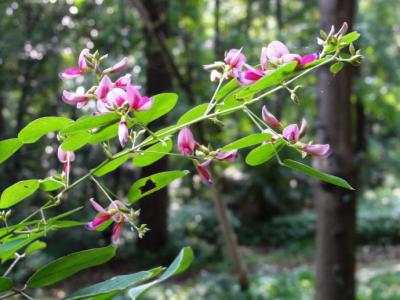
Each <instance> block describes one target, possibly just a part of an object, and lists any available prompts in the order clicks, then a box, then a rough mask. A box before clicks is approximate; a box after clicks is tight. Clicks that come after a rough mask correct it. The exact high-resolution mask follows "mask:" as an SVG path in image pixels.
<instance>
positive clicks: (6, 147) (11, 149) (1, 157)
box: [0, 138, 22, 164]
mask: <svg viewBox="0 0 400 300" xmlns="http://www.w3.org/2000/svg"><path fill="white" fill-rule="evenodd" d="M21 146H22V143H21V141H20V140H19V139H17V138H13V139H7V140H2V141H0V164H1V163H2V162H4V161H6V160H7V159H8V158H10V157H11V156H12V155H13V154H14V153H15V152H17V151H18V150H19V148H21Z"/></svg>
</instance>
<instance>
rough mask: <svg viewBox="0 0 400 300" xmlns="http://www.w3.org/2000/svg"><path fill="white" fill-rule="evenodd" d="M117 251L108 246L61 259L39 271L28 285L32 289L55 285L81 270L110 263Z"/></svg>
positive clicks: (30, 279) (29, 280)
mask: <svg viewBox="0 0 400 300" xmlns="http://www.w3.org/2000/svg"><path fill="white" fill-rule="evenodd" d="M115 251H116V249H115V248H114V247H113V246H108V247H104V248H94V249H90V250H84V251H80V252H75V253H72V254H69V255H67V256H64V257H61V258H59V259H57V260H55V261H53V262H51V263H49V264H47V265H46V266H44V267H42V268H41V269H39V270H38V271H37V272H36V273H35V274H33V275H32V276H31V277H30V278H29V279H28V282H27V285H28V286H29V287H30V288H39V287H44V286H48V285H51V284H54V283H56V282H59V281H61V280H63V279H65V278H68V277H70V276H71V275H73V274H75V273H78V272H79V271H81V270H84V269H87V268H90V267H94V266H98V265H101V264H104V263H106V262H108V261H109V260H110V259H111V258H113V257H114V255H115Z"/></svg>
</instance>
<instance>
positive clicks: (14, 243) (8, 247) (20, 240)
mask: <svg viewBox="0 0 400 300" xmlns="http://www.w3.org/2000/svg"><path fill="white" fill-rule="evenodd" d="M44 235H45V232H40V233H33V234H24V235H20V236H18V237H16V238H11V239H8V240H7V241H6V242H4V243H2V244H1V245H0V258H1V262H2V263H4V262H5V261H7V260H9V259H10V258H12V257H13V256H14V254H15V253H16V252H18V251H19V250H20V249H21V248H23V247H25V246H26V245H29V244H30V243H32V242H33V241H35V240H37V239H39V238H41V237H43V236H44Z"/></svg>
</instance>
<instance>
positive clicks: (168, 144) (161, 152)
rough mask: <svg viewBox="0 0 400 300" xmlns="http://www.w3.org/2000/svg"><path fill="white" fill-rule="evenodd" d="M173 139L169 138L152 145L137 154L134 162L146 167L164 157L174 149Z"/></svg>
mask: <svg viewBox="0 0 400 300" xmlns="http://www.w3.org/2000/svg"><path fill="white" fill-rule="evenodd" d="M172 146H173V145H172V141H171V140H167V141H165V142H163V143H162V142H159V143H157V144H155V145H153V146H150V147H149V148H147V149H146V150H144V151H143V152H142V153H139V154H136V156H135V157H134V159H133V164H134V165H135V166H137V167H145V166H148V165H151V164H152V163H155V162H156V161H157V160H159V159H161V158H163V157H164V156H165V155H167V154H168V153H169V152H170V151H171V149H172Z"/></svg>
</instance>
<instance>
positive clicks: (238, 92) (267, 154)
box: [0, 24, 361, 299]
mask: <svg viewBox="0 0 400 300" xmlns="http://www.w3.org/2000/svg"><path fill="white" fill-rule="evenodd" d="M346 31H347V25H346V24H344V25H343V27H342V28H341V29H340V30H339V31H337V32H336V31H335V29H334V28H332V30H331V31H330V32H329V33H328V34H327V33H324V32H321V37H320V38H318V43H319V45H321V46H322V50H321V52H320V53H311V54H305V55H299V54H294V53H291V52H290V51H289V49H288V48H287V47H286V46H285V45H284V44H283V43H281V42H279V41H273V42H271V43H270V44H269V45H268V46H267V47H263V48H262V50H261V55H260V64H259V65H255V66H254V65H250V64H248V62H247V59H246V56H245V54H244V51H243V49H231V50H229V51H228V52H227V53H226V55H225V58H224V61H217V62H215V63H213V64H208V65H205V66H204V68H205V69H206V70H208V71H210V78H211V81H213V82H214V81H217V82H218V85H217V87H216V89H215V92H214V94H213V96H212V97H211V99H210V101H209V102H207V103H203V104H200V105H198V106H196V107H193V108H192V109H190V110H189V111H188V112H186V113H185V114H184V115H183V116H182V117H181V118H179V120H178V121H177V122H176V123H175V124H172V125H171V126H168V127H166V128H163V129H160V130H158V131H156V132H153V131H152V130H151V129H150V127H149V126H151V123H152V122H153V121H155V120H156V119H158V118H160V117H162V116H163V115H165V114H167V113H168V112H169V111H171V110H172V109H173V108H174V106H175V105H176V103H177V100H178V96H177V95H176V94H172V93H163V94H158V95H153V96H151V97H147V96H144V95H142V93H141V92H140V87H139V86H137V85H135V84H134V83H133V81H132V78H131V75H130V74H125V75H122V76H117V77H116V78H114V75H115V74H118V73H121V72H123V71H124V70H125V69H126V67H127V65H128V60H127V58H124V59H122V60H121V61H120V62H118V63H117V64H115V65H113V66H111V67H108V68H104V65H105V64H106V59H107V55H104V56H100V54H99V52H98V51H96V52H94V53H91V52H90V51H89V50H88V49H84V50H83V51H82V52H81V53H80V55H79V59H78V66H77V67H70V68H67V69H66V70H64V71H63V72H62V73H60V74H59V77H60V78H61V79H62V80H71V79H74V78H76V77H79V76H85V75H87V74H88V73H94V75H95V77H96V79H97V81H96V82H97V83H96V84H95V85H94V86H92V87H91V88H90V89H88V90H87V91H86V92H85V93H81V94H79V93H75V92H71V91H66V90H65V91H63V93H62V100H63V101H64V102H65V103H66V104H67V105H72V106H75V107H76V108H77V109H81V108H83V107H85V106H87V105H88V104H89V103H90V102H94V103H95V105H93V106H92V107H94V110H93V112H92V114H90V115H87V116H84V117H81V118H79V119H77V120H75V121H73V120H71V119H68V118H64V117H43V118H39V119H36V120H34V121H32V122H31V123H30V124H28V125H27V126H26V127H25V128H23V129H22V130H21V131H20V132H19V134H18V137H17V138H12V139H7V140H3V141H0V162H4V161H5V160H7V159H8V158H9V157H11V156H12V155H13V154H14V153H15V152H16V151H18V149H20V148H21V147H22V146H23V145H24V144H30V143H34V142H36V141H38V140H39V139H40V138H41V137H43V136H44V135H46V134H48V133H49V132H54V131H55V132H57V133H58V134H57V138H58V141H59V142H60V146H59V148H58V151H57V157H58V160H59V161H60V163H61V164H62V167H60V170H62V172H61V173H60V174H57V175H54V176H51V177H48V178H44V179H28V180H23V181H20V182H17V183H15V184H13V185H12V186H10V187H8V188H7V189H5V190H4V191H3V193H2V194H1V199H0V209H2V211H1V214H0V218H1V220H2V221H3V222H4V225H5V226H4V227H2V228H1V229H0V242H1V244H0V258H1V262H2V263H6V264H9V267H8V269H7V271H6V272H5V273H4V274H3V277H0V292H4V293H5V294H4V297H3V296H2V299H4V298H7V296H10V297H11V296H12V295H14V294H20V295H23V296H25V297H26V298H29V299H31V298H30V296H28V295H27V289H31V288H41V287H45V286H49V285H51V284H54V283H56V282H59V281H61V280H63V279H65V278H67V277H69V276H72V275H73V274H75V273H77V272H79V271H80V270H83V269H85V268H89V267H92V266H96V265H99V264H102V263H105V262H107V261H109V260H110V259H111V258H112V257H113V256H114V255H115V252H116V249H117V245H118V242H119V236H120V233H121V231H122V230H125V229H124V227H125V225H129V227H130V228H131V229H132V230H134V231H136V233H137V235H138V237H139V238H141V237H143V235H145V233H146V231H147V230H148V228H147V227H146V225H145V224H141V225H139V224H138V216H139V211H137V210H134V209H133V208H132V205H133V204H134V203H136V202H137V201H139V200H140V199H141V198H143V197H144V196H146V195H149V194H151V193H153V192H155V191H158V190H160V189H161V188H163V187H165V186H167V185H168V184H169V183H171V182H172V181H174V180H176V179H178V178H181V177H183V176H186V175H188V174H189V172H188V171H186V170H171V171H166V172H161V173H157V174H153V175H151V176H148V177H144V178H141V179H139V180H138V181H136V182H135V183H133V185H132V186H131V187H130V189H129V191H127V196H126V198H125V199H114V198H113V197H112V196H111V195H110V193H109V192H108V189H107V188H105V187H104V185H103V183H101V177H102V176H104V175H106V174H108V173H110V172H112V171H114V170H115V169H117V168H119V167H121V166H122V165H123V164H124V163H125V162H127V161H128V160H130V159H133V164H134V165H135V166H137V167H143V166H147V165H151V164H153V163H154V162H156V161H157V160H159V159H161V158H162V157H164V156H166V155H174V156H179V157H181V158H183V159H189V160H190V161H192V162H193V165H194V169H196V170H197V172H198V174H199V175H200V177H201V179H202V181H203V182H204V183H205V184H206V185H211V184H213V178H212V176H211V174H210V172H209V170H208V167H209V165H210V164H211V163H216V162H218V161H221V160H225V161H229V162H233V161H235V159H236V157H237V155H238V150H240V149H243V148H247V147H254V149H253V150H251V151H250V152H249V154H248V155H247V157H246V163H247V164H249V165H251V166H255V165H259V164H262V163H265V162H266V161H268V160H270V159H272V158H274V157H276V158H277V159H278V161H279V162H280V164H281V165H282V166H285V167H288V168H292V169H294V170H297V171H299V172H303V173H305V174H307V175H310V176H312V177H315V178H318V179H320V180H323V181H326V182H328V183H331V184H334V185H337V186H340V187H343V188H347V189H352V187H351V186H350V185H349V184H348V183H347V182H346V181H345V180H343V179H341V178H338V177H335V176H332V175H328V174H325V173H322V172H320V171H318V170H315V169H313V168H312V167H310V166H307V165H304V164H303V163H301V162H299V161H297V160H292V159H285V160H283V161H282V160H281V159H280V158H279V152H280V150H281V149H282V148H283V147H291V148H293V149H295V150H296V151H298V152H299V153H300V154H301V156H303V157H304V156H307V155H313V156H319V157H326V156H328V155H329V154H330V153H331V152H332V151H334V149H333V150H332V149H330V146H329V145H326V144H325V145H320V144H313V143H310V142H307V141H306V138H305V137H306V131H307V122H306V121H305V120H303V121H302V123H301V125H300V126H298V125H297V124H283V123H282V122H281V121H280V120H278V119H277V118H276V117H275V116H274V115H273V114H271V113H270V112H269V111H268V108H267V106H263V108H262V111H261V112H254V111H252V110H251V106H252V105H253V104H255V103H257V102H261V101H262V100H264V99H265V98H267V97H268V96H269V95H271V94H273V93H275V92H276V91H278V90H281V89H286V90H287V91H288V92H289V94H290V97H291V99H292V100H293V101H295V102H296V101H297V95H296V91H297V90H298V89H299V88H300V86H295V87H294V88H291V87H290V85H291V84H292V83H294V82H295V81H296V80H297V79H299V78H300V77H302V76H304V75H306V74H308V73H310V72H311V71H313V70H314V69H316V68H319V67H321V66H323V65H328V64H331V67H330V70H331V71H332V73H337V72H338V71H340V69H341V68H342V67H343V65H344V63H346V62H347V63H352V64H356V63H359V62H360V61H361V55H360V52H359V51H356V50H355V49H354V46H353V44H352V43H353V42H354V41H355V40H357V39H358V37H359V34H358V33H357V32H352V33H349V34H345V33H346ZM346 48H348V49H349V51H348V52H349V53H346V52H344V49H346ZM224 83H225V84H224ZM235 112H243V113H245V114H246V115H247V116H248V118H249V119H250V120H251V121H252V122H253V123H254V125H255V126H256V128H257V130H258V132H256V133H253V134H250V135H248V136H245V137H242V138H241V139H239V140H236V141H232V142H230V143H228V144H227V145H225V146H224V147H222V148H218V149H214V148H212V146H211V145H205V144H202V143H200V142H199V141H197V140H196V138H195V135H194V134H193V133H192V131H191V129H190V127H191V126H192V125H194V124H196V123H198V122H201V121H204V120H207V119H210V120H213V121H214V122H215V123H217V124H218V123H221V122H223V117H226V116H227V115H229V114H232V113H235ZM175 135H177V138H176V148H177V150H178V151H177V152H171V151H172V149H173V144H174V143H173V139H174V138H175ZM116 137H118V140H119V144H120V145H121V147H122V150H121V151H119V152H117V153H113V152H112V149H113V148H112V147H110V146H109V142H112V141H114V139H115V138H116ZM210 142H212V141H210ZM87 144H98V145H99V146H100V147H102V149H103V150H104V153H105V156H106V158H105V160H104V161H103V162H102V163H100V164H99V165H98V166H97V167H95V168H93V169H91V170H89V171H88V172H87V173H86V174H85V175H83V176H82V177H80V178H74V162H75V158H76V156H78V155H79V153H78V150H79V149H80V148H82V147H84V146H85V145H87ZM71 179H74V180H71ZM84 180H92V181H93V182H94V183H95V184H96V185H97V186H98V188H99V190H100V191H101V192H102V193H103V194H104V199H105V200H103V199H96V200H94V199H90V200H89V199H88V200H89V201H88V203H90V204H91V205H92V206H93V208H94V210H93V216H92V220H91V221H90V222H88V223H87V224H86V228H87V229H89V230H104V229H105V228H107V227H108V226H111V225H112V224H113V225H112V226H113V229H112V241H111V243H112V245H110V246H107V247H103V248H96V249H90V250H85V251H81V252H77V253H72V254H70V255H68V256H65V257H62V258H59V259H58V260H56V261H53V262H51V263H49V264H48V265H45V266H43V267H42V268H40V269H39V270H37V271H36V272H35V273H34V274H33V275H32V276H31V277H30V278H29V279H28V280H27V282H26V283H25V284H24V285H22V288H21V287H20V288H18V287H17V286H16V285H15V284H14V283H13V282H12V279H11V278H10V277H9V276H10V273H11V271H12V270H13V268H14V266H15V265H16V264H17V263H18V261H20V260H21V259H23V258H26V257H29V255H30V254H31V253H33V252H35V251H39V250H42V249H43V248H45V246H46V244H45V243H44V242H43V241H42V240H43V239H45V237H46V234H47V233H48V232H49V231H54V230H59V229H65V228H69V227H73V226H80V225H81V223H80V222H66V221H70V220H69V219H68V218H69V217H70V216H71V215H72V214H73V213H75V212H76V211H77V210H79V208H76V209H72V210H70V211H68V212H65V213H63V214H61V215H58V216H56V217H52V218H46V217H45V213H44V212H45V211H46V210H48V209H50V208H51V207H54V206H57V205H59V204H60V203H61V202H62V201H64V199H65V198H66V197H67V195H68V192H69V191H70V190H72V189H73V188H75V187H76V186H77V185H78V184H80V183H81V182H83V181H84ZM38 190H42V191H44V192H46V193H48V199H49V200H48V202H47V203H45V204H44V205H43V206H41V207H40V208H39V209H37V210H36V211H34V212H33V213H32V214H30V215H28V216H27V217H26V218H25V219H23V220H21V221H20V222H17V223H16V224H8V222H7V220H8V218H9V216H10V214H11V213H12V210H11V208H13V207H14V206H16V205H17V204H19V203H20V202H21V201H23V200H25V199H27V198H28V197H29V196H30V195H32V194H34V193H35V192H36V191H38ZM106 201H107V202H109V203H108V205H106V204H105V202H106ZM103 202H104V203H103ZM100 203H102V204H100ZM37 215H39V216H40V217H39V218H35V217H36V216H37ZM192 256H193V255H192V251H191V249H190V248H184V249H182V251H181V252H180V253H179V255H178V256H177V258H176V259H175V261H174V262H173V263H172V264H171V265H170V267H169V268H168V269H166V270H164V269H163V268H156V269H152V270H149V271H143V272H139V273H134V274H131V275H121V276H117V277H114V278H113V279H110V280H107V281H104V282H101V283H97V284H95V285H93V286H89V287H86V288H83V289H81V290H79V291H77V292H75V293H73V294H71V295H69V296H67V297H66V299H87V298H95V297H97V296H102V299H109V298H111V297H113V296H115V295H117V294H120V293H124V292H127V294H128V295H129V297H130V298H132V299H135V298H136V297H137V296H139V295H140V294H142V293H143V292H144V291H146V290H147V289H148V288H150V287H151V286H152V285H154V284H157V283H159V282H161V281H163V280H166V279H167V278H169V277H170V276H172V275H175V274H178V273H180V272H183V271H184V270H185V269H186V268H187V267H188V266H189V265H190V263H191V261H192ZM150 280H152V281H150ZM103 296H104V298H103ZM96 299H97V298H96Z"/></svg>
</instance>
